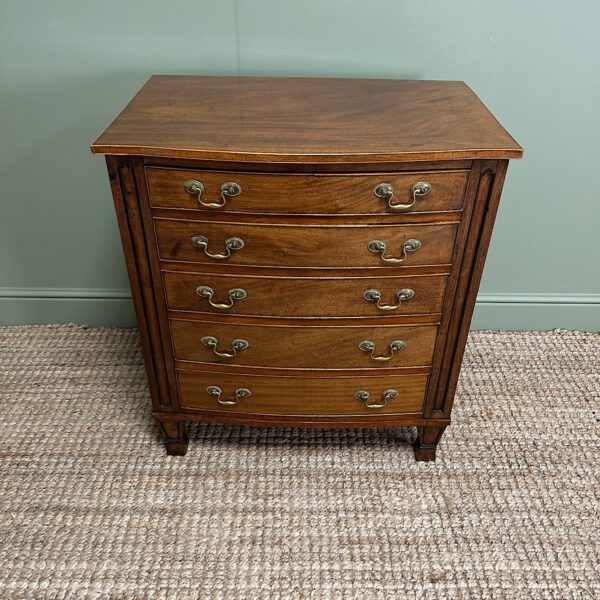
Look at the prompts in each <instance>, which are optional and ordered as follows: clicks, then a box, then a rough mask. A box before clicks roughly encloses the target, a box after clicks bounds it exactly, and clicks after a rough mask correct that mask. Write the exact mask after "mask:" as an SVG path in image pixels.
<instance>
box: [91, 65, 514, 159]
mask: <svg viewBox="0 0 600 600" xmlns="http://www.w3.org/2000/svg"><path fill="white" fill-rule="evenodd" d="M92 150H93V152H100V153H107V154H129V155H135V154H138V155H145V156H163V157H171V158H201V159H212V160H235V161H258V162H261V161H267V162H278V161H279V162H281V161H286V162H311V161H312V162H347V161H353V162H373V161H374V162H377V161H397V160H440V159H444V158H446V159H461V158H518V157H520V156H521V155H522V153H523V151H522V149H521V147H520V146H519V145H518V144H517V143H516V142H515V141H514V140H513V138H512V137H511V136H510V135H509V134H508V133H507V132H506V131H505V130H504V129H503V128H502V126H501V125H500V124H499V123H498V121H497V120H496V119H495V118H494V117H493V115H492V114H491V113H490V112H489V111H488V110H487V108H486V107H485V106H484V105H483V103H482V102H481V101H480V100H479V98H478V97H477V96H476V95H475V94H474V93H473V92H472V91H471V90H470V89H469V87H467V86H466V85H465V84H464V83H463V82H459V81H406V80H404V81H403V80H391V79H386V80H377V79H328V78H282V77H277V78H275V77H194V76H154V77H152V78H151V79H150V80H149V81H148V82H147V83H146V85H145V86H144V87H143V88H142V90H141V91H140V92H139V93H138V94H137V95H136V96H135V98H134V99H133V100H132V101H131V102H130V103H129V104H128V105H127V107H126V108H125V109H124V110H123V112H122V113H121V114H120V115H119V116H118V117H117V118H116V119H115V120H114V121H113V122H112V123H111V124H110V125H109V126H108V128H107V129H106V131H105V132H104V133H103V134H102V135H101V136H100V137H99V138H98V139H97V140H96V141H95V142H94V144H93V145H92Z"/></svg>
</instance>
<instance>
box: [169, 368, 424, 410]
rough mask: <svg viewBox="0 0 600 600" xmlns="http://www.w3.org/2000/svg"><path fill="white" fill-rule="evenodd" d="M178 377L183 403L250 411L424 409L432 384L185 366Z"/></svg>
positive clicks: (420, 378)
mask: <svg viewBox="0 0 600 600" xmlns="http://www.w3.org/2000/svg"><path fill="white" fill-rule="evenodd" d="M178 380H179V393H180V402H181V406H182V408H184V409H188V410H189V409H191V410H203V411H221V412H223V411H225V412H231V413H241V414H246V415H252V414H254V415H289V416H292V415H297V416H310V415H325V416H345V415H364V416H369V415H373V416H377V415H386V414H387V415H398V414H415V413H416V414H419V413H421V412H422V410H423V400H424V397H425V390H426V387H427V375H405V376H396V375H393V376H389V377H335V378H326V377H306V378H303V377H263V376H252V375H250V376H247V375H229V374H228V375H224V374H221V373H204V372H202V373H195V372H190V371H179V372H178ZM215 388H216V389H215ZM207 389H208V390H209V391H207ZM248 392H250V395H248ZM359 392H361V393H359ZM386 392H388V393H387V394H386ZM357 393H358V398H357ZM365 393H366V394H365ZM367 396H368V397H367Z"/></svg>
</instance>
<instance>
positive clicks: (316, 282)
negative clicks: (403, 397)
mask: <svg viewBox="0 0 600 600" xmlns="http://www.w3.org/2000/svg"><path fill="white" fill-rule="evenodd" d="M163 279H164V287H165V293H166V296H167V305H168V307H169V309H170V310H177V311H194V312H200V313H209V314H217V315H249V316H260V317H280V318H320V317H330V318H340V319H341V318H354V317H395V316H399V315H421V314H436V313H441V311H442V300H443V297H444V290H445V287H446V282H447V279H448V277H447V275H415V276H389V275H387V274H382V275H380V276H377V277H274V276H267V277H260V276H245V275H226V274H220V273H207V272H203V273H185V272H173V271H163ZM200 285H206V286H208V287H210V288H211V289H213V290H214V298H213V302H215V303H228V302H230V299H229V295H228V292H229V290H231V289H234V288H242V289H243V290H245V291H246V293H247V296H246V298H244V299H243V300H237V301H234V302H233V306H232V307H231V308H229V309H223V308H221V309H219V308H213V307H211V306H210V304H209V302H208V300H207V299H206V298H201V297H200V296H198V294H197V293H196V288H197V287H198V286H200ZM369 289H377V290H378V291H379V292H380V293H381V303H382V304H384V305H385V304H387V305H395V304H397V303H398V299H397V297H396V293H397V292H398V291H399V290H402V289H412V290H413V291H414V297H413V298H411V299H410V300H405V301H403V302H400V305H399V307H398V308H397V309H395V310H385V311H384V310H381V309H379V308H377V306H376V303H374V302H368V301H367V300H365V298H364V296H363V295H364V293H365V292H366V291H367V290H369Z"/></svg>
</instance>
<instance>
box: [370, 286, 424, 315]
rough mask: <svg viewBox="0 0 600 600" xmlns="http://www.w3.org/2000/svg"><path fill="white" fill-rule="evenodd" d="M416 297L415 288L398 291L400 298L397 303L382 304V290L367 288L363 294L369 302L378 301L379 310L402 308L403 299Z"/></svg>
mask: <svg viewBox="0 0 600 600" xmlns="http://www.w3.org/2000/svg"><path fill="white" fill-rule="evenodd" d="M414 297H415V290H411V289H410V288H404V289H402V290H398V291H397V292H396V298H398V303H397V304H381V303H380V301H381V292H380V291H379V290H367V291H366V292H365V293H364V294H363V298H364V299H365V300H368V301H369V302H377V308H378V309H379V310H395V309H397V308H400V305H401V304H402V302H403V301H406V300H410V299H411V298H414Z"/></svg>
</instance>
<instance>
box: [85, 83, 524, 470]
mask: <svg viewBox="0 0 600 600" xmlns="http://www.w3.org/2000/svg"><path fill="white" fill-rule="evenodd" d="M92 150H93V152H96V153H103V154H106V155H107V157H106V162H107V165H108V172H109V177H110V182H111V187H112V193H113V197H114V202H115V206H116V211H117V217H118V222H119V228H120V233H121V239H122V242H123V248H124V251H125V258H126V262H127V268H128V273H129V278H130V282H131V288H132V293H133V299H134V303H135V309H136V314H137V319H138V323H139V329H140V334H141V339H142V344H143V350H144V358H145V363H146V370H147V375H148V381H149V384H150V393H151V397H152V408H153V415H154V418H155V419H156V420H157V422H158V424H159V426H160V428H161V430H162V432H163V434H164V437H165V441H166V446H167V452H168V453H169V454H185V452H186V450H187V444H188V440H187V436H186V422H189V421H211V422H222V423H235V424H248V425H254V426H307V427H392V426H416V427H417V429H418V435H417V440H416V442H415V446H414V448H415V456H416V458H417V460H433V459H435V451H436V446H437V444H438V442H439V440H440V438H441V436H442V433H443V431H444V429H445V428H446V426H448V425H449V423H450V416H451V411H452V402H453V398H454V393H455V389H456V382H457V379H458V375H459V371H460V366H461V361H462V356H463V350H464V347H465V342H466V338H467V332H468V329H469V323H470V320H471V315H472V312H473V307H474V304H475V298H476V294H477V289H478V287H479V282H480V278H481V272H482V269H483V264H484V260H485V256H486V251H487V248H488V244H489V241H490V235H491V232H492V226H493V222H494V217H495V214H496V209H497V207H498V201H499V199H500V193H501V190H502V184H503V180H504V176H505V173H506V169H507V164H508V160H509V159H510V158H518V157H520V156H521V155H522V149H521V148H520V146H519V145H518V144H517V143H516V142H515V141H514V140H513V138H512V137H511V136H510V135H509V134H508V133H507V132H506V131H505V130H504V129H503V128H502V127H501V125H500V124H499V123H498V122H497V121H496V119H495V118H494V117H493V116H492V114H491V113H490V112H489V111H488V110H487V109H486V107H485V106H484V105H483V104H482V103H481V101H480V100H479V99H478V98H477V96H476V95H475V94H474V93H473V92H472V91H471V90H470V89H469V88H468V87H467V86H466V85H465V84H464V83H462V82H454V81H397V80H368V79H316V78H269V77H193V76H155V77H152V78H151V79H150V80H149V81H148V82H147V83H146V85H145V86H144V87H143V88H142V90H141V91H140V92H139V93H138V94H137V95H136V96H135V97H134V98H133V100H132V101H131V102H130V103H129V105H128V106H127V107H126V108H125V109H124V110H123V112H122V113H121V114H120V115H119V116H118V117H117V118H116V119H115V120H114V121H113V123H112V124H111V125H110V126H109V127H108V128H107V129H106V131H105V132H104V133H103V134H102V135H101V136H100V137H99V138H98V139H97V140H96V142H94V144H93V145H92Z"/></svg>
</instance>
